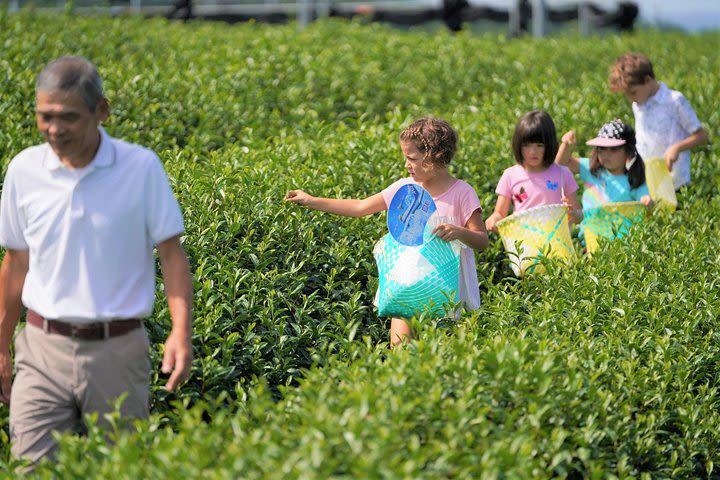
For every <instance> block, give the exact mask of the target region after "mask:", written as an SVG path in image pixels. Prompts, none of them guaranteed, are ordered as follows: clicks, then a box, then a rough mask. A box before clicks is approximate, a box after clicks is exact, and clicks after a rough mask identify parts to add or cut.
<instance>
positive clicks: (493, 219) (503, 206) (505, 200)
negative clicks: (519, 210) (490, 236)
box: [485, 195, 511, 233]
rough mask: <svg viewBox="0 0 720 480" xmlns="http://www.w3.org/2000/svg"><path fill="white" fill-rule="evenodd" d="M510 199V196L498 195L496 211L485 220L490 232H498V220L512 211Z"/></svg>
mask: <svg viewBox="0 0 720 480" xmlns="http://www.w3.org/2000/svg"><path fill="white" fill-rule="evenodd" d="M510 201H511V200H510V197H505V196H503V195H498V199H497V203H496V204H495V211H493V213H492V214H491V215H490V216H489V217H488V218H487V220H485V228H487V230H488V231H489V232H495V233H497V231H498V230H497V222H499V221H500V220H502V219H503V218H505V217H507V214H508V212H509V211H510Z"/></svg>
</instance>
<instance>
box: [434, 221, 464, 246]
mask: <svg viewBox="0 0 720 480" xmlns="http://www.w3.org/2000/svg"><path fill="white" fill-rule="evenodd" d="M462 230H463V228H462V227H458V226H457V225H452V224H450V223H443V224H442V225H438V226H437V227H435V228H434V229H433V231H432V233H433V234H434V235H437V236H438V237H440V238H442V239H443V240H445V241H446V242H451V241H453V240H459V239H460V235H461V233H460V232H461V231H462Z"/></svg>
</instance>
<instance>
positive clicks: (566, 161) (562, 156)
mask: <svg viewBox="0 0 720 480" xmlns="http://www.w3.org/2000/svg"><path fill="white" fill-rule="evenodd" d="M575 143H577V139H576V138H575V132H574V131H572V130H570V131H569V132H567V133H566V134H565V135H563V136H562V142H561V143H560V147H559V148H558V153H557V155H556V156H555V163H557V164H559V165H564V166H566V167H568V168H569V169H570V171H571V172H573V173H576V174H577V173H580V161H579V160H578V159H577V158H575V157H573V156H572V155H571V154H572V151H573V148H575Z"/></svg>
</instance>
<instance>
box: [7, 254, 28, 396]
mask: <svg viewBox="0 0 720 480" xmlns="http://www.w3.org/2000/svg"><path fill="white" fill-rule="evenodd" d="M28 261H29V255H28V251H27V250H7V251H6V252H5V257H3V260H2V265H0V401H1V402H3V403H10V389H11V388H12V359H11V358H10V343H11V342H12V339H13V334H14V333H15V327H17V324H18V321H19V320H20V314H21V313H22V308H23V305H22V299H21V297H22V289H23V285H24V284H25V275H26V274H27V271H28Z"/></svg>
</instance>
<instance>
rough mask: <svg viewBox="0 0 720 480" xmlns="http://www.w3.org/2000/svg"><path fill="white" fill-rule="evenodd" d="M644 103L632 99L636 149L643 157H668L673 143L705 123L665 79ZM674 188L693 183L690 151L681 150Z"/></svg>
mask: <svg viewBox="0 0 720 480" xmlns="http://www.w3.org/2000/svg"><path fill="white" fill-rule="evenodd" d="M659 83H660V88H659V89H658V91H657V92H655V95H653V96H652V97H650V98H648V99H647V101H646V102H645V103H642V104H639V103H637V102H633V104H632V109H633V113H634V114H635V130H636V133H637V150H638V152H639V153H640V156H641V157H642V158H643V159H644V160H649V159H651V158H654V157H659V158H665V151H666V150H667V149H668V147H670V145H672V144H674V143H677V142H679V141H680V140H683V139H685V138H687V137H689V136H690V135H692V134H693V133H695V132H697V131H698V130H699V129H700V127H701V126H702V125H701V123H700V120H698V118H697V115H696V114H695V111H694V110H693V109H692V107H691V106H690V104H689V103H688V101H687V100H686V99H685V97H684V96H683V94H682V93H680V92H678V91H675V90H670V89H669V88H668V87H667V85H665V84H664V83H663V82H659ZM672 177H673V183H674V184H675V188H680V187H682V186H683V185H685V184H686V183H689V182H690V151H689V150H685V151H683V152H680V156H678V159H677V161H676V162H675V164H674V165H673V169H672Z"/></svg>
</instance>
